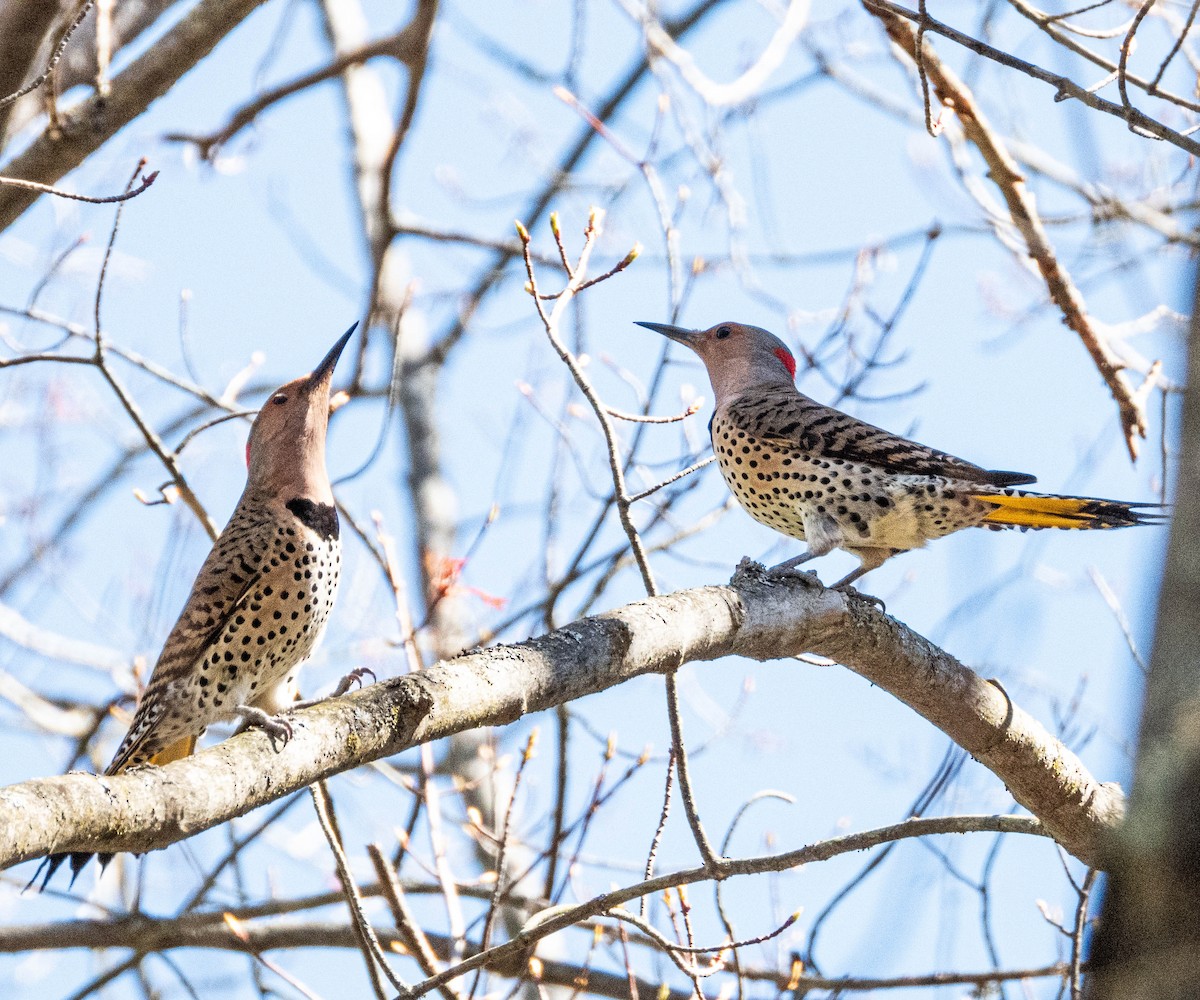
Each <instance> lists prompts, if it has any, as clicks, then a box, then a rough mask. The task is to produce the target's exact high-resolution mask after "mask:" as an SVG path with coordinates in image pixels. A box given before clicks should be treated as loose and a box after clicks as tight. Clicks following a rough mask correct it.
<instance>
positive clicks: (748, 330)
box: [638, 323, 1162, 589]
mask: <svg viewBox="0 0 1200 1000" xmlns="http://www.w3.org/2000/svg"><path fill="white" fill-rule="evenodd" d="M638 326H644V327H646V328H647V329H650V330H654V331H655V332H657V333H661V334H662V335H663V336H665V337H669V338H670V339H671V340H674V341H676V342H677V343H680V344H683V345H684V346H685V347H689V348H691V349H692V350H693V351H695V352H696V354H698V355H699V356H700V360H701V361H703V362H704V365H705V367H706V368H707V369H708V377H709V381H711V382H712V387H713V393H714V395H715V397H716V409H715V412H714V413H713V417H712V420H711V422H710V423H709V432H710V433H711V435H712V443H713V451H714V452H715V453H716V457H717V465H718V466H719V467H720V469H721V475H722V476H723V477H724V478H725V482H726V484H727V485H728V486H729V489H730V490H731V491H732V493H733V495H734V496H735V497H736V498H737V500H738V503H740V504H741V505H742V507H743V509H745V511H746V512H747V513H748V514H749V515H750V516H751V517H753V518H754V519H755V520H757V521H761V522H762V523H763V524H765V525H767V526H768V527H770V528H774V529H775V530H776V531H779V532H782V533H783V534H785V535H790V536H791V537H792V538H799V539H802V540H804V541H806V542H807V543H808V549H807V551H806V552H803V553H802V554H800V555H798V556H796V557H794V558H792V559H788V560H787V561H785V562H783V563H780V565H779V566H777V567H775V568H774V572H781V571H783V572H786V571H787V570H790V569H792V568H793V567H795V566H798V565H800V564H801V563H804V562H807V561H808V560H810V559H815V558H817V557H818V556H823V555H825V554H826V553H828V552H831V551H832V550H833V549H844V550H845V551H846V552H849V553H851V554H852V555H854V556H857V557H858V559H859V562H860V565H859V567H858V569H856V570H854V572H852V573H850V574H848V575H847V576H846V577H844V578H843V579H841V580H839V581H838V582H837V583H836V584H834V587H835V588H838V589H842V588H845V587H847V586H849V585H850V584H851V583H853V582H854V581H855V580H857V579H858V578H859V577H861V576H863V574H865V573H868V572H870V571H871V570H873V569H875V568H876V567H878V566H880V565H882V564H883V563H884V562H885V561H886V560H887V559H890V558H891V557H892V556H894V555H896V554H897V553H899V552H906V551H907V550H909V549H918V548H921V547H922V546H924V545H925V543H926V542H927V541H929V540H930V539H932V538H941V537H942V536H944V535H949V534H951V533H952V532H955V531H958V530H959V529H961V528H971V527H983V528H992V529H1001V528H1021V529H1028V528H1124V527H1129V526H1131V525H1135V524H1151V523H1154V522H1155V520H1156V519H1157V518H1159V517H1161V516H1162V515H1161V514H1157V513H1153V512H1146V511H1143V510H1140V509H1139V508H1155V507H1158V505H1157V504H1139V503H1123V502H1121V501H1118V500H1099V499H1095V498H1092V497H1073V496H1054V495H1044V494H1038V493H1028V492H1026V491H1024V490H1017V489H1012V488H1011V487H1014V486H1022V485H1026V484H1028V483H1032V482H1036V477H1035V476H1030V475H1027V474H1025V473H1022V472H1002V471H998V470H995V469H983V468H980V467H979V466H978V465H973V464H972V463H970V462H965V461H963V460H962V459H961V458H955V457H954V456H953V455H947V454H946V453H944V452H940V451H935V450H934V449H933V448H927V447H926V446H925V445H922V444H917V443H916V442H914V441H909V440H906V439H905V438H902V437H898V436H896V435H895V434H890V433H888V432H887V431H885V430H882V429H880V428H878V427H874V426H872V425H871V424H868V423H864V422H863V421H861V420H858V419H856V418H854V417H852V416H850V415H849V414H846V413H842V412H841V411H840V410H835V409H834V408H833V407H831V406H824V405H822V404H821V403H818V402H817V401H816V400H813V399H809V397H808V396H805V395H803V394H802V393H800V392H799V391H798V390H797V389H796V386H795V376H796V361H795V358H794V357H793V356H792V353H791V351H789V350H788V348H787V346H786V345H785V344H784V343H783V341H782V340H780V339H779V338H778V337H776V336H774V335H773V334H771V333H768V332H767V331H766V330H763V329H760V328H759V327H756V326H747V325H746V324H744V323H718V324H717V325H716V326H714V327H711V328H710V329H708V330H687V329H684V328H682V327H678V326H668V325H666V324H663V323H639V324H638Z"/></svg>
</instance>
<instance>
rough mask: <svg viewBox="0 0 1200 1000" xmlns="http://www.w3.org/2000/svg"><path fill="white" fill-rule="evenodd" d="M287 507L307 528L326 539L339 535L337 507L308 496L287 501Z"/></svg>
mask: <svg viewBox="0 0 1200 1000" xmlns="http://www.w3.org/2000/svg"><path fill="white" fill-rule="evenodd" d="M287 509H288V510H290V511H291V512H292V513H293V514H295V515H296V518H297V520H299V522H300V523H301V524H303V525H304V526H305V527H306V528H311V529H312V530H313V531H315V532H316V533H317V534H318V535H319V536H320V537H321V538H322V539H323V540H324V541H329V540H330V539H331V538H337V537H338V531H339V529H338V516H337V508H336V507H333V506H331V505H329V504H327V503H314V502H313V501H312V500H309V499H308V498H307V497H296V498H295V499H293V500H289V501H288V502H287Z"/></svg>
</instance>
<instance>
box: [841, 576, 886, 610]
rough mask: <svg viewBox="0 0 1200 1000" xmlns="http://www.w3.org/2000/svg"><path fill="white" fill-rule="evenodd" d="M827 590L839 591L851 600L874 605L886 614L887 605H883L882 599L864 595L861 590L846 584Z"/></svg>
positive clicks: (872, 595)
mask: <svg viewBox="0 0 1200 1000" xmlns="http://www.w3.org/2000/svg"><path fill="white" fill-rule="evenodd" d="M829 589H830V590H836V591H839V592H840V593H843V594H845V595H846V596H847V597H849V598H852V599H853V600H856V601H865V602H866V603H868V604H874V605H875V607H877V608H878V609H879V610H880V611H882V612H883V613H884V614H885V615H886V614H887V605H886V604H884V603H883V598H882V597H876V596H875V595H874V594H864V593H863V592H862V591H861V590H856V589H855V588H854V587H851V586H850V584H848V583H847V584H845V585H844V586H836V587H830V588H829Z"/></svg>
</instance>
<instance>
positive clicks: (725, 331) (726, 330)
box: [717, 326, 733, 340]
mask: <svg viewBox="0 0 1200 1000" xmlns="http://www.w3.org/2000/svg"><path fill="white" fill-rule="evenodd" d="M731 333H733V330H732V329H731V328H730V327H727V326H723V327H721V328H720V329H719V330H717V340H724V339H725V338H726V337H728V336H729V335H730V334H731Z"/></svg>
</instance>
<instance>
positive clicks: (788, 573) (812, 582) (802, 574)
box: [766, 563, 825, 587]
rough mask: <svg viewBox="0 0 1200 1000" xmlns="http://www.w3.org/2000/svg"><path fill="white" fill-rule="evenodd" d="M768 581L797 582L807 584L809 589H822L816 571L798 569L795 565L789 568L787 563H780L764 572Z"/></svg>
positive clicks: (822, 585)
mask: <svg viewBox="0 0 1200 1000" xmlns="http://www.w3.org/2000/svg"><path fill="white" fill-rule="evenodd" d="M766 578H767V579H768V580H799V581H800V582H801V583H804V584H807V585H808V586H810V587H824V586H825V584H823V583H822V582H821V578H820V577H819V576H817V572H816V570H812V569H800V568H799V567H798V566H796V565H791V566H789V565H788V564H787V563H780V564H779V565H778V566H772V567H771V568H770V569H768V570H767V572H766Z"/></svg>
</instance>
